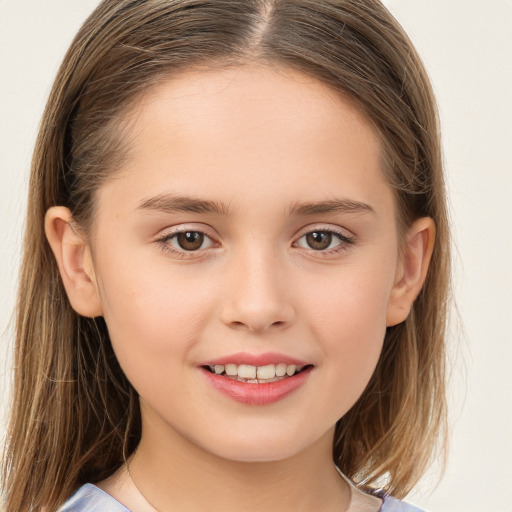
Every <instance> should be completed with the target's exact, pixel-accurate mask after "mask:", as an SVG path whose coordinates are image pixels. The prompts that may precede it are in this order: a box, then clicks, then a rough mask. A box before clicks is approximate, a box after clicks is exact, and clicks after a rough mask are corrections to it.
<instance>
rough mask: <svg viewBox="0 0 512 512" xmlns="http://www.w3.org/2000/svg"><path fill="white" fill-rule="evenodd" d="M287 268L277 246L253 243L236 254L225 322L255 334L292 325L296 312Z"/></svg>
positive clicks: (232, 264)
mask: <svg viewBox="0 0 512 512" xmlns="http://www.w3.org/2000/svg"><path fill="white" fill-rule="evenodd" d="M285 267H286V265H285V262H284V261H283V257H282V254H280V252H279V251H278V250H276V248H275V244H274V246H272V244H269V243H268V242H267V243H264V242H260V243H254V242H253V243H252V244H247V245H245V246H243V247H240V248H239V249H238V250H237V251H236V252H234V254H233V257H232V261H230V266H229V269H228V271H227V273H228V275H227V276H226V279H227V284H228V286H227V296H226V300H225V304H224V306H223V321H224V322H225V323H226V324H229V325H230V326H232V327H245V328H247V329H248V330H250V331H253V332H256V331H262V330H264V329H267V328H269V327H272V326H274V327H277V326H284V325H287V324H289V323H290V322H291V321H292V320H293V317H294V310H293V305H292V304H291V302H290V301H289V300H288V297H287V296H288V294H287V287H286V283H285V281H286V275H287V271H286V268H285Z"/></svg>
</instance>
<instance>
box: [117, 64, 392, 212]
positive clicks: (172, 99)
mask: <svg viewBox="0 0 512 512" xmlns="http://www.w3.org/2000/svg"><path fill="white" fill-rule="evenodd" d="M128 120H129V123H128V126H129V129H128V130H127V132H128V138H129V139H130V143H129V144H128V147H129V158H127V159H125V164H124V165H123V168H122V172H121V173H120V177H122V178H123V179H122V180H121V181H124V182H125V184H128V183H129V182H132V188H134V190H137V192H138V193H139V195H141V194H142V192H144V193H145V194H146V196H147V197H149V196H152V195H153V196H154V195H157V194H162V193H167V192H169V193H178V194H183V195H194V196H197V195H200V196H204V197H205V198H207V199H212V200H219V201H224V200H227V201H228V202H230V203H231V204H232V203H235V206H237V205H243V204H250V201H251V200H252V199H256V200H259V201H260V204H263V203H265V202H266V203H268V202H270V201H272V200H273V199H275V201H280V202H281V203H282V202H283V201H285V202H288V203H292V202H294V201H296V200H297V197H298V198H302V196H303V195H304V194H305V193H306V192H307V193H308V194H309V195H310V196H311V197H307V198H304V199H307V200H310V201H315V200H329V199H330V197H329V195H330V194H332V195H334V196H336V197H339V196H340V195H342V196H345V195H348V196H350V197H349V198H350V199H352V200H356V201H362V202H366V203H367V202H369V199H371V197H372V195H373V196H375V195H378V194H379V193H382V190H383V189H386V188H387V186H386V184H385V181H384V176H383V173H382V172H381V169H380V150H381V148H380V143H379V138H378V136H377V134H376V131H375V130H374V128H373V126H372V124H371V122H370V121H369V120H368V119H367V118H366V116H365V115H364V114H363V113H362V112H361V111H360V110H359V109H358V108H356V107H355V106H354V104H353V102H351V101H350V100H349V99H347V98H345V97H343V96H342V95H341V94H340V93H338V92H336V91H334V90H332V89H331V88H330V87H328V86H327V85H325V84H323V83H321V82H320V81H318V80H317V79H315V78H312V77H310V76H307V75H305V74H302V73H300V72H297V71H294V70H291V69H287V68H270V67H268V66H262V65H245V66H238V67H228V68H223V69H208V70H205V69H194V70H189V71H186V72H183V73H180V74H178V75H177V76H175V77H172V78H169V79H167V80H165V81H163V82H162V83H160V84H159V85H157V86H155V87H153V88H152V89H151V90H150V91H148V92H147V93H146V94H145V95H144V97H142V98H141V99H140V100H139V101H138V102H137V103H136V105H135V107H134V108H133V109H132V110H131V112H130V115H129V117H128ZM114 181H116V180H114ZM118 185H121V183H118ZM376 187H377V188H376ZM379 187H380V189H379ZM167 189H168V190H167Z"/></svg>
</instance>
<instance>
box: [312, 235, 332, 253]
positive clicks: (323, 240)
mask: <svg viewBox="0 0 512 512" xmlns="http://www.w3.org/2000/svg"><path fill="white" fill-rule="evenodd" d="M306 241H307V243H308V245H309V247H311V249H316V250H317V251H323V250H325V249H327V248H328V247H329V246H330V245H331V242H332V233H326V232H325V231H313V232H311V233H308V234H307V235H306Z"/></svg>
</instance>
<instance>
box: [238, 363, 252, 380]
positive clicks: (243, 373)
mask: <svg viewBox="0 0 512 512" xmlns="http://www.w3.org/2000/svg"><path fill="white" fill-rule="evenodd" d="M238 376H239V377H241V378H242V379H255V378H256V366H250V365H248V364H241V365H239V366H238Z"/></svg>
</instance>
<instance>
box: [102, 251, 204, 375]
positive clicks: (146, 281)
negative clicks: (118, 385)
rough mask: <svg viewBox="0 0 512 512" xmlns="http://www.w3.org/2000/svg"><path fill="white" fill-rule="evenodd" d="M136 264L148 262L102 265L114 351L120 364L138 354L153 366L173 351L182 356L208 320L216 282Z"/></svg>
mask: <svg viewBox="0 0 512 512" xmlns="http://www.w3.org/2000/svg"><path fill="white" fill-rule="evenodd" d="M134 268H135V269H140V268H145V267H140V266H138V265H137V262H134V261H132V262H123V263H119V262H116V265H115V268H114V267H109V265H104V266H103V267H102V272H101V277H102V278H101V280H100V290H101V299H102V304H103V310H104V317H105V321H106V323H107V327H108V330H109V334H110V338H111V340H112V345H113V347H114V350H115V351H116V354H117V356H118V358H119V360H120V362H121V364H123V360H125V359H130V360H133V359H135V358H137V357H138V358H139V361H140V363H139V364H141V365H144V364H147V365H148V366H149V365H150V363H151V361H155V360H157V361H158V360H162V359H161V358H162V357H164V356H169V355H170V354H172V355H173V357H174V359H179V357H180V354H181V353H184V352H185V350H187V349H189V348H190V346H191V345H193V344H194V343H195V341H196V340H197V337H198V333H199V332H201V331H202V330H203V329H204V327H205V325H206V324H207V323H208V319H209V317H210V310H211V309H212V308H213V306H212V304H211V291H210V288H211V285H209V284H208V283H203V284H204V286H200V284H201V283H196V282H195V281H192V282H191V280H190V279H189V278H188V277H187V276H186V273H181V275H180V274H177V273H175V272H170V271H169V268H167V269H162V268H158V267H157V266H156V265H154V266H152V267H151V268H147V266H146V268H145V270H144V271H143V272H141V271H138V272H136V271H134V270H133V269H134Z"/></svg>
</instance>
